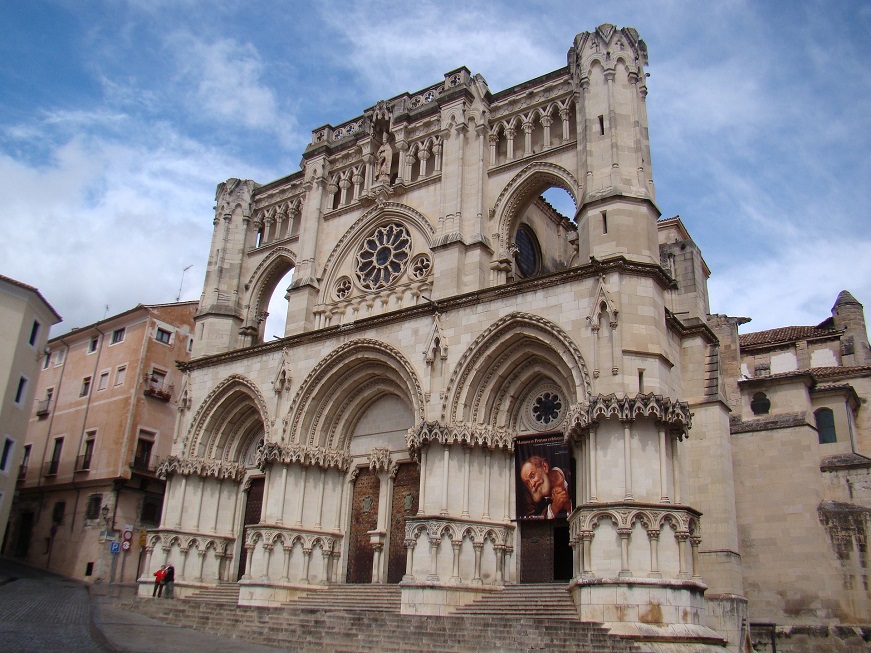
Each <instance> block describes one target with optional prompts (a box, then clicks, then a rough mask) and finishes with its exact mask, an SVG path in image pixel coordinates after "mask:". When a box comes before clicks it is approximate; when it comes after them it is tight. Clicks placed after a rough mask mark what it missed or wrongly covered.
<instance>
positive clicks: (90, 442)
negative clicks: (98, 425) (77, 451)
mask: <svg viewBox="0 0 871 653" xmlns="http://www.w3.org/2000/svg"><path fill="white" fill-rule="evenodd" d="M96 440H97V432H96V431H89V432H88V433H86V434H85V448H84V450H83V451H82V455H81V456H79V461H78V463H79V464H78V465H77V467H76V469H77V470H79V471H86V470H89V469H91V459H92V458H93V457H94V443H95V442H96Z"/></svg>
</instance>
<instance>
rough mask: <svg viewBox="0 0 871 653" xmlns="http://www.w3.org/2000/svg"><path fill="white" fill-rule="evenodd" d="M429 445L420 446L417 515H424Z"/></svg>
mask: <svg viewBox="0 0 871 653" xmlns="http://www.w3.org/2000/svg"><path fill="white" fill-rule="evenodd" d="M428 449H429V445H427V444H421V445H420V497H419V498H418V501H417V514H418V515H422V514H424V512H425V510H424V504H425V503H426V453H427V450H428Z"/></svg>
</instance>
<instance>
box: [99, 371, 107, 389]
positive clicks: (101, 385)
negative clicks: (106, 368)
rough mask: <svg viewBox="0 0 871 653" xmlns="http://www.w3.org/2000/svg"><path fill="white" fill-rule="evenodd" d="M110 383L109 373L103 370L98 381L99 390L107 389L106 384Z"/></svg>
mask: <svg viewBox="0 0 871 653" xmlns="http://www.w3.org/2000/svg"><path fill="white" fill-rule="evenodd" d="M108 385H109V373H108V372H102V373H101V374H100V380H99V381H98V382H97V390H105V389H106V386H108Z"/></svg>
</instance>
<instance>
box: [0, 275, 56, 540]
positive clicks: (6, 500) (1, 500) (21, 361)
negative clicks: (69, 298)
mask: <svg viewBox="0 0 871 653" xmlns="http://www.w3.org/2000/svg"><path fill="white" fill-rule="evenodd" d="M60 321H61V317H60V315H58V314H57V312H56V311H55V310H54V309H53V308H52V307H51V305H50V304H49V303H48V302H47V301H46V300H45V298H44V297H43V296H42V295H41V294H40V292H39V291H38V290H37V289H36V288H34V287H33V286H29V285H27V284H25V283H21V282H20V281H16V280H15V279H10V278H9V277H4V276H2V275H0V334H2V336H3V337H2V338H0V401H2V404H0V551H3V550H4V547H5V543H6V539H7V535H8V530H7V528H6V524H7V523H8V519H9V513H10V511H11V509H12V500H13V498H14V496H15V487H16V482H17V480H18V470H19V466H20V464H21V458H22V456H23V455H24V436H25V434H26V433H27V423H28V421H29V420H30V414H31V406H32V405H33V397H34V396H35V393H36V383H37V377H38V375H39V366H40V361H41V360H42V358H43V357H44V356H45V353H44V350H45V344H46V341H47V340H48V334H49V330H50V329H51V326H52V325H54V324H57V323H58V322H60Z"/></svg>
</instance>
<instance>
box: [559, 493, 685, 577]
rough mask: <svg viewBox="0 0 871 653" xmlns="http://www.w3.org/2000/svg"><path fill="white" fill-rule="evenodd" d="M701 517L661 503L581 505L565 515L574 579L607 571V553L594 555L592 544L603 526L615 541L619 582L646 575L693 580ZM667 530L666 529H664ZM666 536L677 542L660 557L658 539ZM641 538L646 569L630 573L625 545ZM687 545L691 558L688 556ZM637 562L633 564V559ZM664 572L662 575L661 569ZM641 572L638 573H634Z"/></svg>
mask: <svg viewBox="0 0 871 653" xmlns="http://www.w3.org/2000/svg"><path fill="white" fill-rule="evenodd" d="M700 517H701V513H700V512H698V511H697V510H694V509H693V508H689V507H687V506H675V505H662V504H627V503H601V504H585V505H582V506H580V507H578V508H577V509H575V511H574V512H573V513H572V514H571V515H570V516H569V528H570V543H571V546H572V548H573V549H574V553H575V575H576V576H580V577H594V576H602V575H605V576H607V575H609V574H603V573H602V569H603V568H605V567H611V566H613V565H611V564H610V560H607V561H606V560H605V555H606V554H607V553H608V552H607V551H601V552H600V553H599V554H598V556H599V558H601V559H599V558H597V556H596V555H593V551H592V542H593V538H595V537H596V535H597V533H599V532H600V529H603V528H604V527H605V526H604V525H605V524H606V523H607V524H608V526H607V528H608V530H609V531H611V532H613V531H616V534H617V536H619V538H620V570H619V573H618V574H617V575H616V576H617V577H618V578H629V577H633V576H646V577H648V578H663V577H664V575H665V577H669V576H671V577H674V578H678V579H689V578H694V579H698V578H699V575H698V571H699V559H698V550H699V544H701V541H702V538H701V536H700ZM666 527H669V528H668V530H666ZM665 533H668V535H669V536H671V537H673V538H674V540H675V541H676V542H677V547H676V549H677V550H676V552H673V553H671V554H667V555H664V556H661V555H660V548H659V541H660V536H661V535H663V534H665ZM637 537H643V538H645V540H646V542H647V544H648V547H649V551H650V558H649V564H648V563H647V561H646V560H645V565H644V566H645V567H647V568H646V569H635V570H633V569H632V568H631V565H630V555H629V552H630V545H631V544H632V541H633V538H637ZM688 544H689V546H690V549H691V555H690V556H689V559H688V556H687V552H686V548H687V545H688ZM636 562H638V561H637V560H636ZM664 568H665V574H663V569H664ZM639 572H640V573H639Z"/></svg>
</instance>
